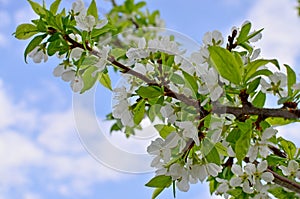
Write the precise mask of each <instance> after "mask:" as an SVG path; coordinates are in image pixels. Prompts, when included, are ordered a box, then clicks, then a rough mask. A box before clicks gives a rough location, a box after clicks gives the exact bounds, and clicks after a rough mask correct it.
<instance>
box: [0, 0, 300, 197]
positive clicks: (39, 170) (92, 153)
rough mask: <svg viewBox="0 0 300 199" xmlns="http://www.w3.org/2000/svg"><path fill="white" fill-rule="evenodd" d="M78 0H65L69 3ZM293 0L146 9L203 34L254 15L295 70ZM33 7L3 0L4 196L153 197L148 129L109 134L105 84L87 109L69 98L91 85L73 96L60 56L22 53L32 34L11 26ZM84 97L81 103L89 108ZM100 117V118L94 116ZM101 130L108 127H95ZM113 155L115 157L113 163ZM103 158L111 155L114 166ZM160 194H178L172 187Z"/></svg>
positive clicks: (200, 190)
mask: <svg viewBox="0 0 300 199" xmlns="http://www.w3.org/2000/svg"><path fill="white" fill-rule="evenodd" d="M72 2H73V1H71V0H63V5H65V6H69V5H70V4H71V3H72ZM86 2H87V3H88V2H89V1H86ZM97 2H98V6H99V8H100V10H101V12H103V13H104V12H105V11H107V10H109V8H110V4H109V3H108V2H105V1H97ZM46 3H47V4H50V3H51V1H49V0H46ZM295 5H296V0H277V1H268V0H253V1H239V0H216V1H208V0H206V1H197V0H189V1H182V0H172V1H171V0H166V1H159V0H152V1H148V7H149V9H150V10H154V9H159V10H160V11H161V16H162V18H163V19H164V20H165V21H166V26H167V27H168V28H170V29H173V30H176V31H178V32H180V33H182V34H186V35H187V36H189V37H191V38H192V39H194V40H195V41H197V42H199V43H201V38H202V35H203V34H204V33H205V32H206V31H212V30H215V29H217V30H220V31H221V32H223V33H224V35H227V34H228V33H229V32H230V30H231V27H232V26H239V25H240V24H242V23H243V21H245V20H250V21H252V22H253V25H254V26H255V27H256V28H257V29H258V28H261V27H264V28H265V31H264V33H263V40H261V41H260V42H259V43H258V44H257V46H258V47H261V48H262V55H263V56H264V57H266V58H274V57H276V58H279V61H280V63H281V64H283V63H288V64H290V65H291V66H292V67H294V69H296V72H298V71H299V69H300V68H299V65H300V48H299V46H300V39H299V35H300V19H299V18H298V17H297V13H296V10H295V9H294V6H295ZM34 16H35V15H34V13H32V11H31V10H30V8H29V5H28V3H27V1H25V0H19V1H10V0H0V20H1V21H0V57H1V64H0V65H1V66H0V199H17V198H18V199H42V198H43V199H47V198H58V199H59V198H76V199H77V198H78V199H80V198H132V199H139V198H150V195H151V193H152V190H151V189H149V188H146V187H144V184H145V183H146V182H147V181H148V180H149V179H150V178H151V177H152V176H153V173H151V172H148V173H143V172H142V171H143V170H145V168H146V166H145V165H146V164H147V161H148V159H147V157H146V154H145V146H147V144H149V143H150V139H145V138H146V137H143V136H142V135H141V136H140V137H134V138H132V139H131V140H126V139H125V138H124V136H123V135H122V134H114V135H113V136H109V134H108V129H109V125H110V123H108V122H103V121H102V120H101V119H102V118H104V116H105V114H107V113H108V112H109V110H110V109H111V95H110V93H109V92H108V91H106V90H105V89H103V88H101V86H98V87H97V88H96V89H95V90H93V91H95V108H96V110H95V113H94V112H93V111H94V110H93V107H90V108H91V109H88V111H87V107H86V104H79V106H76V103H74V108H73V101H75V102H76V100H79V102H80V103H81V102H82V103H85V102H86V99H88V100H91V99H92V98H91V96H94V94H93V93H92V92H90V93H88V94H87V98H86V99H85V98H84V96H78V95H75V96H73V94H72V92H71V90H70V87H69V85H68V84H66V83H64V82H63V81H61V80H60V79H59V78H55V77H53V75H52V70H53V68H54V67H55V66H56V65H57V64H58V60H57V59H55V58H51V59H50V60H49V61H48V62H46V63H42V64H34V63H33V62H32V61H31V60H30V61H29V64H25V63H24V60H23V50H24V48H25V46H26V44H27V43H28V41H18V40H16V39H15V38H14V37H13V36H12V33H13V32H14V31H15V28H16V26H17V25H18V24H19V23H21V22H29V20H30V19H32V18H34ZM225 37H226V36H225ZM297 74H298V73H297ZM298 76H299V74H298ZM117 81H118V78H117V77H115V78H114V82H117ZM81 100H82V101H81ZM270 104H271V102H270ZM77 105H78V104H77ZM80 105H85V106H84V109H82V106H80ZM73 110H75V117H74V111H73ZM95 119H98V121H99V125H97V124H96V123H93V124H92V122H91V121H93V122H95V121H96V120H95ZM298 127H299V125H298V124H294V125H292V126H287V127H285V128H280V130H281V135H283V136H284V137H285V138H287V139H290V140H293V141H295V142H296V143H297V144H298V146H299V144H300V135H299V133H297V131H298V130H297V128H298ZM78 129H79V130H78ZM77 130H78V131H79V132H80V136H81V139H80V138H79V136H78V133H77ZM95 132H102V133H103V135H105V137H97V136H95V134H93V133H95ZM96 134H97V133H96ZM97 135H99V134H97ZM89 136H92V138H94V137H93V136H95V140H94V142H88V143H86V142H85V138H86V137H87V138H91V137H89ZM104 138H105V139H104ZM97 139H100V141H99V142H98V140H97ZM101 139H102V140H101ZM103 140H104V141H103ZM102 141H103V142H102ZM83 145H85V146H87V147H88V149H89V150H88V151H87V150H86V149H85V147H83ZM111 145H113V146H116V148H119V149H120V150H121V151H125V152H127V154H141V156H142V158H141V159H139V157H140V156H138V155H137V156H138V158H137V159H134V160H130V161H126V159H125V158H124V157H126V156H124V157H123V156H120V154H118V151H117V150H116V152H115V151H113V150H111V148H110V147H111ZM93 147H94V148H93ZM97 150H98V152H97ZM99 150H100V152H99ZM143 158H146V159H145V160H144V159H143ZM95 159H97V160H98V161H96V160H95ZM116 160H118V161H119V162H117V165H113V162H114V161H116ZM99 161H100V162H101V161H102V162H104V163H105V162H109V165H108V166H110V167H114V169H112V168H110V167H107V165H106V166H105V165H103V164H101V163H99ZM110 161H111V162H110ZM112 165H113V166H112ZM131 165H135V166H136V167H134V168H135V171H136V172H131V173H128V172H118V171H116V169H117V170H122V171H126V170H127V171H128V168H130V167H131ZM148 171H149V170H148ZM133 173H135V174H133ZM137 173H138V174H137ZM209 197H210V196H209V191H208V186H207V184H203V185H201V184H197V185H193V186H192V187H191V190H190V191H189V192H188V193H180V192H178V195H177V198H178V199H184V198H191V199H198V198H209ZM213 197H215V196H212V198H213ZM159 198H160V199H169V198H172V194H171V190H167V191H165V193H164V194H162V196H161V197H159Z"/></svg>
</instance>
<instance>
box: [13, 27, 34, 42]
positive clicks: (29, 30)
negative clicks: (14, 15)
mask: <svg viewBox="0 0 300 199" xmlns="http://www.w3.org/2000/svg"><path fill="white" fill-rule="evenodd" d="M37 33H38V30H37V27H36V26H35V25H33V24H28V23H25V24H21V25H19V26H18V27H17V29H16V32H15V33H14V34H15V37H16V38H17V39H28V38H30V37H31V36H33V35H35V34H37Z"/></svg>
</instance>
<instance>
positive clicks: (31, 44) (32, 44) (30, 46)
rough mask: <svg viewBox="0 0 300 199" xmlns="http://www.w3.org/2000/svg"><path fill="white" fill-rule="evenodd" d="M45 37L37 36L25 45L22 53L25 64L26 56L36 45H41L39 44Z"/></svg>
mask: <svg viewBox="0 0 300 199" xmlns="http://www.w3.org/2000/svg"><path fill="white" fill-rule="evenodd" d="M46 36H47V35H46V34H44V35H38V36H36V37H34V38H33V39H32V40H31V41H30V42H29V44H28V45H27V47H26V49H25V51H24V60H25V63H27V55H28V53H30V52H31V51H32V50H33V49H35V48H36V47H37V46H38V45H40V44H41V42H42V41H43V39H44V38H45V37H46Z"/></svg>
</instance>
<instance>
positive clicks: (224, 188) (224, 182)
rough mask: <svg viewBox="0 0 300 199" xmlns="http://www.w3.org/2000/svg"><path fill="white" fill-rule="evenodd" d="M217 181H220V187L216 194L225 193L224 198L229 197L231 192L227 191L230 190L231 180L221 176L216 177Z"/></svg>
mask: <svg viewBox="0 0 300 199" xmlns="http://www.w3.org/2000/svg"><path fill="white" fill-rule="evenodd" d="M216 181H217V182H219V183H220V185H219V186H218V188H217V189H216V194H223V195H224V198H226V199H227V198H229V194H227V191H228V190H229V187H230V185H229V181H228V180H225V179H221V178H218V177H217V178H216Z"/></svg>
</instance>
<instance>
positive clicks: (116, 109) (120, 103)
mask: <svg viewBox="0 0 300 199" xmlns="http://www.w3.org/2000/svg"><path fill="white" fill-rule="evenodd" d="M113 91H114V93H116V97H115V100H117V103H116V104H115V105H114V106H113V110H112V115H113V117H114V118H118V119H121V122H122V124H123V125H124V126H130V127H133V126H134V123H133V114H132V112H131V111H130V110H129V107H130V103H129V102H128V100H127V98H121V96H122V97H123V96H127V91H126V88H125V87H124V86H123V87H120V88H115V89H114V90H113Z"/></svg>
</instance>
